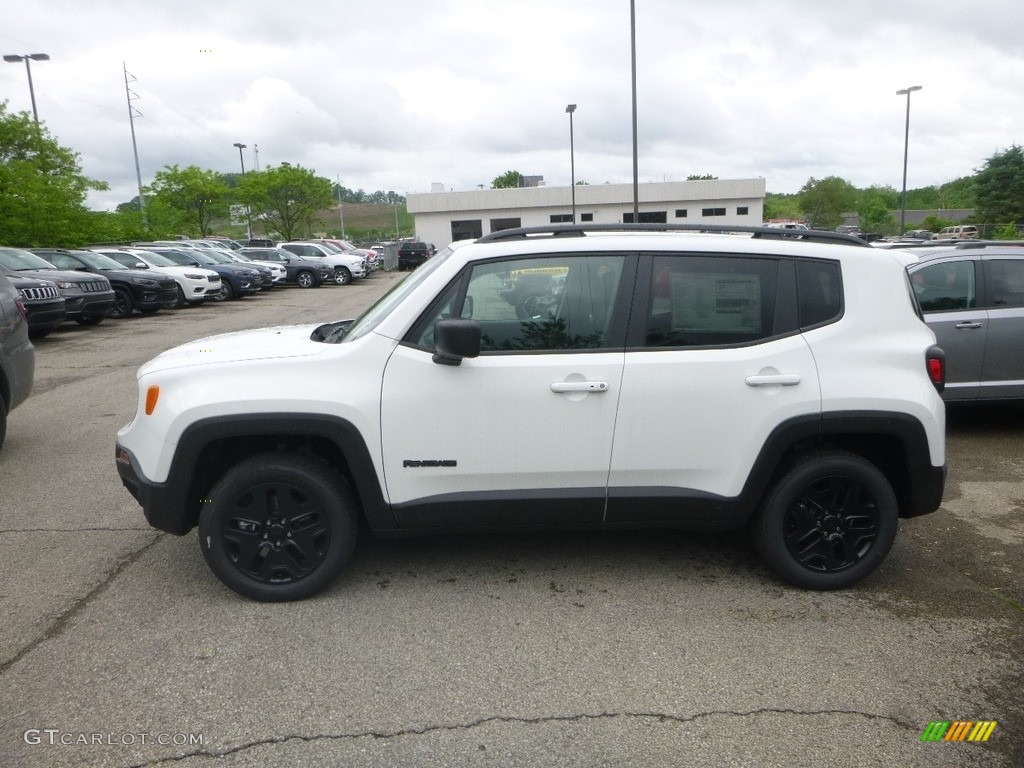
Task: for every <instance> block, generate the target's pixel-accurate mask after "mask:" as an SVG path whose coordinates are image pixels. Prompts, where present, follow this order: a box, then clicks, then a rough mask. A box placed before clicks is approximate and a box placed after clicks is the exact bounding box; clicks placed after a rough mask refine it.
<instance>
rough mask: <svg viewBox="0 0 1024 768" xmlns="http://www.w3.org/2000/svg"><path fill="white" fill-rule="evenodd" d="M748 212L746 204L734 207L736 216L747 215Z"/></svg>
mask: <svg viewBox="0 0 1024 768" xmlns="http://www.w3.org/2000/svg"><path fill="white" fill-rule="evenodd" d="M749 214H750V209H749V208H748V207H747V206H745V205H741V206H739V207H738V208H737V209H736V215H737V216H747V215H749Z"/></svg>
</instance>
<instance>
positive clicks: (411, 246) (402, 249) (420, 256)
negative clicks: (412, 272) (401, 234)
mask: <svg viewBox="0 0 1024 768" xmlns="http://www.w3.org/2000/svg"><path fill="white" fill-rule="evenodd" d="M429 258H430V246H428V245H427V244H426V243H421V242H419V241H418V240H406V241H405V242H403V243H402V244H401V245H399V246H398V271H399V272H401V271H402V270H403V269H416V267H418V266H420V265H421V264H423V263H424V262H425V261H426V260H427V259H429Z"/></svg>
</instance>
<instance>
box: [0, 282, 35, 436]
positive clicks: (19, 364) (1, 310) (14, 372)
mask: <svg viewBox="0 0 1024 768" xmlns="http://www.w3.org/2000/svg"><path fill="white" fill-rule="evenodd" d="M35 355H36V352H35V349H34V348H33V347H32V342H31V341H29V339H28V319H27V318H26V316H25V306H24V305H23V304H22V303H21V298H20V297H19V295H18V289H17V288H15V287H14V286H13V285H12V284H11V281H10V280H8V279H7V277H5V276H4V275H3V274H2V273H0V447H2V446H3V444H4V437H6V436H7V414H8V413H10V412H11V411H12V410H14V409H15V408H17V407H18V406H19V405H21V403H22V401H24V399H25V398H26V397H28V393H29V392H30V391H31V390H32V377H33V375H34V374H35V366H36V357H35Z"/></svg>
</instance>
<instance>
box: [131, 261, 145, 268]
mask: <svg viewBox="0 0 1024 768" xmlns="http://www.w3.org/2000/svg"><path fill="white" fill-rule="evenodd" d="M133 269H149V264H144V263H143V262H141V261H136V262H135V266H134V267H133Z"/></svg>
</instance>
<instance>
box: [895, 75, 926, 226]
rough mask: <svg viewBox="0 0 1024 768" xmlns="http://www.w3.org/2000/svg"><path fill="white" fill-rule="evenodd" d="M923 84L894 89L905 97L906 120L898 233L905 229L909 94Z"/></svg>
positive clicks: (919, 88)
mask: <svg viewBox="0 0 1024 768" xmlns="http://www.w3.org/2000/svg"><path fill="white" fill-rule="evenodd" d="M923 87H924V86H921V85H912V86H910V87H909V88H902V89H900V90H898V91H896V95H897V96H906V97H907V122H906V127H905V128H904V130H903V203H902V204H901V205H900V234H901V235H902V234H903V232H904V231H905V229H904V227H905V226H906V221H907V155H908V154H909V150H910V94H911V93H913V92H914V91H920V90H921V88H923Z"/></svg>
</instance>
